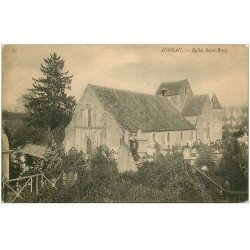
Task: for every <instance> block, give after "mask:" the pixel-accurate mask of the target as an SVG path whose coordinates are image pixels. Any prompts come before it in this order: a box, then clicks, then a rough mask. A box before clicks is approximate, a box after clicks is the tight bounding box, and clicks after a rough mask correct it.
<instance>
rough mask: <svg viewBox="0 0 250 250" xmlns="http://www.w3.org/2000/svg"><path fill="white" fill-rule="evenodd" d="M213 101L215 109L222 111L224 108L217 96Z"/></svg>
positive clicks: (214, 96)
mask: <svg viewBox="0 0 250 250" xmlns="http://www.w3.org/2000/svg"><path fill="white" fill-rule="evenodd" d="M211 101H212V105H213V109H222V106H221V104H220V102H219V100H218V98H217V96H216V95H213V97H212V100H211Z"/></svg>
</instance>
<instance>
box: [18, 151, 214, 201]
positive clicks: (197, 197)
mask: <svg viewBox="0 0 250 250" xmlns="http://www.w3.org/2000/svg"><path fill="white" fill-rule="evenodd" d="M59 151H60V150H59ZM59 154H61V153H59ZM79 154H80V153H78V152H76V151H75V152H71V154H69V155H68V156H67V157H68V159H67V157H61V159H63V160H62V161H61V162H60V163H59V164H57V165H54V168H53V170H52V169H51V171H53V173H55V172H56V169H57V170H58V169H60V171H61V170H62V169H63V170H64V171H76V172H77V174H78V178H77V181H76V182H75V183H74V184H73V185H62V183H60V184H59V186H58V189H52V188H51V187H49V186H47V187H45V188H43V189H42V190H41V192H40V194H39V195H38V196H35V195H32V194H30V193H28V192H27V194H26V195H25V196H24V199H25V200H24V202H211V201H212V197H211V195H210V194H209V193H208V191H206V190H205V189H204V187H203V186H202V185H201V182H200V180H199V177H198V175H197V174H195V173H193V172H192V170H191V169H190V167H188V166H187V165H186V164H185V162H184V161H183V159H182V158H181V157H174V156H170V155H169V156H163V155H160V154H158V155H155V157H154V160H153V161H150V162H149V161H145V162H144V163H143V164H142V166H141V167H140V168H139V169H138V171H137V172H125V173H118V171H117V167H116V161H115V159H114V158H113V154H112V151H110V150H109V149H108V148H107V147H99V148H97V149H96V150H95V151H94V153H93V155H92V157H91V159H90V160H89V166H90V169H88V168H87V167H86V166H87V165H86V161H87V160H85V161H82V160H83V158H81V159H82V160H79V159H80V158H79V157H78V156H79ZM70 157H71V159H72V158H73V159H75V160H73V162H75V163H77V164H74V165H75V169H74V170H73V169H72V164H70V165H69V164H68V163H69V162H70V160H69V158H70ZM77 157H78V158H77ZM60 171H57V174H58V173H59V172H60ZM48 174H49V172H47V174H46V175H48ZM19 201H21V202H23V200H19Z"/></svg>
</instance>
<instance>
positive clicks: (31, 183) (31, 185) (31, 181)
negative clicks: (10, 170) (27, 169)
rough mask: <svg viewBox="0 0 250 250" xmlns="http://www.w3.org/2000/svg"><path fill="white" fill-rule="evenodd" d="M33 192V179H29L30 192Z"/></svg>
mask: <svg viewBox="0 0 250 250" xmlns="http://www.w3.org/2000/svg"><path fill="white" fill-rule="evenodd" d="M32 191H33V178H32V177H30V192H31V193H32Z"/></svg>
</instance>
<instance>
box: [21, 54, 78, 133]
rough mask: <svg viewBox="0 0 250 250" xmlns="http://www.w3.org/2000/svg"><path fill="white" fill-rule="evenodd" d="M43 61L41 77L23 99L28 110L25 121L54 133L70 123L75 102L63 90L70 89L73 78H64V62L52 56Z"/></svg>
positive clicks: (65, 74)
mask: <svg viewBox="0 0 250 250" xmlns="http://www.w3.org/2000/svg"><path fill="white" fill-rule="evenodd" d="M44 62H45V65H43V64H41V68H40V70H41V72H42V74H43V77H40V78H38V79H34V78H33V81H34V83H33V88H32V89H29V90H28V91H29V93H28V94H26V95H25V96H24V99H25V107H26V108H27V110H28V111H29V116H28V117H27V118H26V119H25V122H26V124H28V125H29V126H34V127H39V128H43V129H48V130H49V131H52V132H54V131H56V130H62V129H63V128H65V126H67V124H68V123H69V121H70V120H71V117H72V113H73V109H74V107H75V100H74V97H72V96H67V93H66V90H70V89H71V81H72V77H73V75H69V76H68V71H66V72H64V71H63V69H64V64H65V61H64V60H63V59H61V57H60V56H58V55H57V54H56V53H53V54H51V55H50V57H49V58H47V59H44Z"/></svg>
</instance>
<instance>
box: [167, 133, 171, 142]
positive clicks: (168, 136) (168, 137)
mask: <svg viewBox="0 0 250 250" xmlns="http://www.w3.org/2000/svg"><path fill="white" fill-rule="evenodd" d="M169 139H170V135H169V133H168V135H167V142H169Z"/></svg>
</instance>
